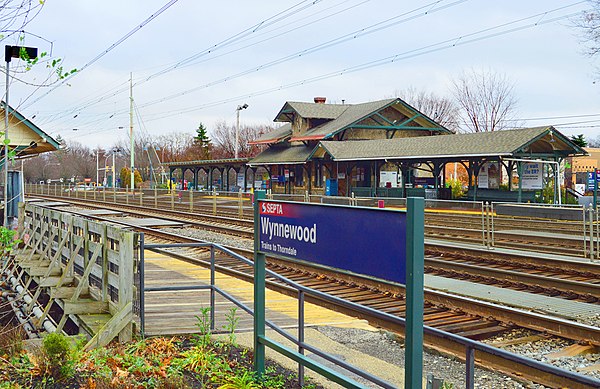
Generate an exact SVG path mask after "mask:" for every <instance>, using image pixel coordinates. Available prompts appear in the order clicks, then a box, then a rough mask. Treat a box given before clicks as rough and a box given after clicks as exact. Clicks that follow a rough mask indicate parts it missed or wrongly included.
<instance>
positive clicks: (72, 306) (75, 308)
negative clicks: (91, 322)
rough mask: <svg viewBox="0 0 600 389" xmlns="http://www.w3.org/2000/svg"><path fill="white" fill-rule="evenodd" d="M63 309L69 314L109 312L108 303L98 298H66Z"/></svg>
mask: <svg viewBox="0 0 600 389" xmlns="http://www.w3.org/2000/svg"><path fill="white" fill-rule="evenodd" d="M63 309H64V312H65V314H67V315H85V314H94V313H106V312H108V303H107V302H104V301H96V300H77V301H75V302H74V301H71V300H64V301H63Z"/></svg>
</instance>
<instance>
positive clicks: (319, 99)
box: [315, 97, 327, 104]
mask: <svg viewBox="0 0 600 389" xmlns="http://www.w3.org/2000/svg"><path fill="white" fill-rule="evenodd" d="M326 100H327V97H315V103H317V104H325V101H326Z"/></svg>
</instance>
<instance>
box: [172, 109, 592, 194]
mask: <svg viewBox="0 0 600 389" xmlns="http://www.w3.org/2000/svg"><path fill="white" fill-rule="evenodd" d="M275 122H280V123H284V124H283V125H282V126H281V127H280V128H278V129H276V130H274V131H271V132H270V133H267V134H264V135H262V136H261V137H260V138H259V139H257V140H256V141H254V142H252V143H253V144H256V145H263V146H265V147H266V149H265V151H263V152H262V153H260V154H259V155H258V156H256V157H255V158H252V159H250V160H245V159H244V160H242V159H239V160H224V161H190V162H177V163H171V164H169V166H170V171H171V174H173V172H174V171H175V170H177V169H180V171H181V176H183V175H184V174H185V172H186V170H189V171H191V172H193V176H194V182H196V181H198V180H197V178H196V177H197V173H198V172H199V171H200V170H202V171H204V172H206V173H207V179H206V182H207V184H208V185H209V186H210V185H211V184H212V183H214V182H215V181H214V179H210V178H208V177H209V176H210V177H213V176H214V173H213V172H214V171H215V169H216V172H217V174H220V177H221V178H222V179H221V181H220V182H224V181H225V180H227V182H228V183H229V184H230V183H231V182H233V184H234V185H236V184H237V186H238V187H241V188H246V189H249V188H250V187H254V188H263V189H271V190H272V191H273V192H274V193H286V194H304V193H307V192H308V193H310V194H325V195H341V196H350V195H351V194H354V195H356V196H382V197H385V196H389V197H407V196H423V197H426V198H437V199H450V197H451V193H450V190H449V189H448V188H446V187H445V186H446V185H445V184H446V177H447V176H448V174H447V173H448V170H455V171H456V166H459V167H460V169H461V170H463V171H465V172H466V173H467V174H466V175H467V178H466V181H467V182H465V186H467V189H468V192H467V197H468V198H469V199H477V200H487V199H489V200H507V201H534V200H535V197H534V196H536V192H539V190H540V189H542V188H544V187H546V186H548V185H554V193H555V194H556V192H558V188H559V185H560V183H559V176H560V175H559V173H560V164H561V163H562V162H563V161H564V159H565V158H569V157H574V156H585V155H587V152H586V151H585V150H584V149H582V148H580V147H579V146H577V145H576V144H574V143H573V142H572V141H570V140H569V139H568V137H566V136H564V135H563V134H561V133H560V132H559V131H557V130H556V129H555V128H553V127H552V126H546V127H536V128H525V129H516V130H505V131H496V132H484V133H469V134H454V133H452V132H451V131H450V130H448V129H447V128H445V127H443V126H442V125H440V124H439V123H437V122H435V121H434V120H433V119H431V118H429V117H427V115H425V114H423V113H422V112H419V111H418V110H417V109H415V108H414V107H412V106H410V105H409V104H407V103H406V102H405V101H403V100H402V99H400V98H392V99H385V100H379V101H372V102H366V103H360V104H327V103H326V99H325V98H322V97H317V98H315V99H314V102H313V103H307V102H293V101H288V102H286V103H285V104H284V105H283V107H282V108H281V109H280V110H279V112H278V113H277V115H276V116H275ZM230 172H234V174H235V175H236V178H234V179H230V178H229V174H230ZM513 177H516V179H515V180H513ZM503 182H506V184H505V185H506V186H507V188H503ZM223 186H224V187H225V188H230V187H231V186H230V185H222V186H221V188H222V187H223ZM208 189H210V188H208Z"/></svg>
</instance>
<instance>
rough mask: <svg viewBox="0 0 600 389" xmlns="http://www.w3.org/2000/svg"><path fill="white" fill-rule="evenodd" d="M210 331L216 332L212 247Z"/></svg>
mask: <svg viewBox="0 0 600 389" xmlns="http://www.w3.org/2000/svg"><path fill="white" fill-rule="evenodd" d="M210 330H211V331H214V330H215V246H210Z"/></svg>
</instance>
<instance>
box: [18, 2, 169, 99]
mask: <svg viewBox="0 0 600 389" xmlns="http://www.w3.org/2000/svg"><path fill="white" fill-rule="evenodd" d="M177 1H178V0H170V1H169V2H168V3H167V4H165V5H163V6H162V7H161V8H159V9H158V10H157V11H156V12H154V13H153V14H152V15H150V16H148V17H147V18H146V19H145V20H144V21H142V22H141V23H140V24H139V25H137V26H136V27H134V28H133V29H132V30H130V31H129V32H128V33H126V34H125V35H123V36H122V37H121V38H120V39H118V40H117V41H116V42H115V43H113V44H111V45H110V46H109V47H108V48H107V49H105V50H104V51H102V52H101V53H100V54H98V55H97V56H96V57H94V58H93V59H92V60H90V61H88V62H87V63H86V64H85V65H83V66H82V67H81V68H80V69H78V70H77V72H75V73H73V74H72V75H71V76H69V77H66V78H64V79H63V80H61V81H60V82H59V83H58V84H56V85H55V86H54V87H52V88H50V89H49V90H47V91H46V92H45V93H43V94H42V95H41V96H39V97H37V98H36V99H35V100H33V101H31V102H30V103H29V104H28V105H26V106H25V108H27V107H29V106H31V105H33V104H35V103H36V102H38V101H40V100H41V99H43V98H44V97H46V96H48V95H49V94H50V93H52V92H53V91H55V90H56V88H58V87H59V86H61V85H63V84H65V83H66V82H67V81H70V80H72V79H73V78H74V77H76V76H77V75H79V74H81V72H83V71H84V70H85V69H87V68H88V67H90V66H92V65H93V64H94V63H96V62H97V61H98V60H100V58H102V57H104V56H105V55H106V54H108V53H109V52H111V51H112V50H113V49H115V48H116V47H117V46H119V45H120V44H121V43H123V42H124V41H126V40H127V39H128V38H129V37H131V36H132V35H133V34H135V33H136V32H138V31H139V30H141V29H142V28H143V27H144V26H146V25H147V24H148V23H150V22H151V21H152V20H154V19H156V18H157V17H158V16H159V15H160V14H162V13H163V12H164V11H166V10H167V9H169V8H170V7H171V6H172V5H173V4H175V3H177Z"/></svg>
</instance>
